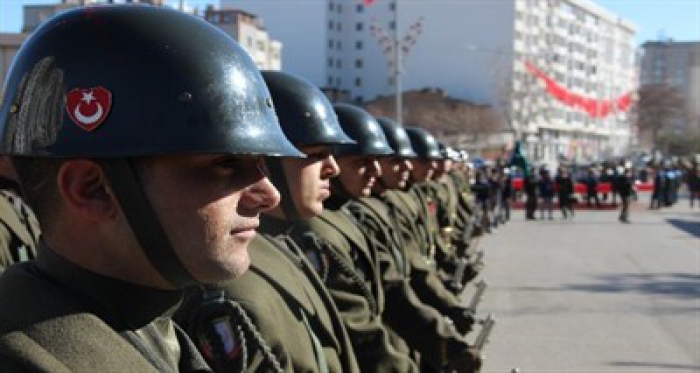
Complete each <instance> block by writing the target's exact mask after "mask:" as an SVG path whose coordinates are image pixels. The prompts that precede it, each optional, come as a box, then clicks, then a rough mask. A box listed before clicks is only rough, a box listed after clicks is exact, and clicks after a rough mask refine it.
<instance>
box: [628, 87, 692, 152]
mask: <svg viewBox="0 0 700 373" xmlns="http://www.w3.org/2000/svg"><path fill="white" fill-rule="evenodd" d="M684 109H685V101H684V100H683V97H682V96H681V94H680V93H679V92H678V90H677V89H676V88H675V87H673V86H670V85H668V84H648V85H644V86H642V87H641V88H640V89H639V102H638V103H637V113H636V114H637V125H638V126H639V130H640V131H645V132H647V133H649V134H650V135H651V141H652V145H654V146H657V145H658V141H659V139H660V136H661V135H662V134H663V133H664V132H665V131H666V130H670V128H671V125H672V124H673V123H674V122H676V121H678V120H681V119H682V118H683V116H684V115H685V110H684Z"/></svg>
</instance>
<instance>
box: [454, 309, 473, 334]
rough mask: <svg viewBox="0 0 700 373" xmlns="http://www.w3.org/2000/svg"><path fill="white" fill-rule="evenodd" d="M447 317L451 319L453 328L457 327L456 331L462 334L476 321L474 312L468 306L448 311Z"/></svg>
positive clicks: (468, 330) (469, 329)
mask: <svg viewBox="0 0 700 373" xmlns="http://www.w3.org/2000/svg"><path fill="white" fill-rule="evenodd" d="M449 317H450V319H451V320H452V323H453V324H454V326H455V329H457V331H458V332H459V333H460V334H462V335H465V334H467V333H469V332H470V331H472V329H473V326H474V322H476V319H475V318H474V313H473V312H472V310H470V309H468V308H455V309H454V310H453V311H452V312H451V313H450V315H449Z"/></svg>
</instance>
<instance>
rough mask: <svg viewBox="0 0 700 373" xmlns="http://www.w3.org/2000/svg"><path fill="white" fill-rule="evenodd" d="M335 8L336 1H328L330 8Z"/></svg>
mask: <svg viewBox="0 0 700 373" xmlns="http://www.w3.org/2000/svg"><path fill="white" fill-rule="evenodd" d="M334 8H335V3H333V2H332V1H331V2H329V3H328V10H331V11H332V10H333V9H334Z"/></svg>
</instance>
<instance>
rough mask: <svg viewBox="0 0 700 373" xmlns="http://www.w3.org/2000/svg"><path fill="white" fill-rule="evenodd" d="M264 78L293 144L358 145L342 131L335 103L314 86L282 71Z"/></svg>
mask: <svg viewBox="0 0 700 373" xmlns="http://www.w3.org/2000/svg"><path fill="white" fill-rule="evenodd" d="M262 75H263V78H264V79H265V83H267V88H268V89H269V90H270V94H271V95H272V102H273V104H274V106H275V112H277V117H278V118H279V121H280V125H281V126H282V130H283V131H284V134H285V135H286V136H287V138H288V139H289V141H291V142H292V144H294V145H296V146H303V145H316V144H327V145H339V144H354V143H355V141H354V140H353V139H351V138H349V137H348V135H346V134H345V132H343V129H342V128H340V124H339V123H338V118H337V117H336V115H335V111H334V110H333V106H332V105H331V103H330V102H329V101H328V99H327V98H326V96H325V95H324V94H323V92H321V90H319V89H318V88H316V87H315V86H314V85H313V84H311V83H309V82H308V81H306V80H305V79H303V78H301V77H298V76H295V75H292V74H289V73H285V72H281V71H263V72H262Z"/></svg>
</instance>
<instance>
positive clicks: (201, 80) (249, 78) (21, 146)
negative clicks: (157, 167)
mask: <svg viewBox="0 0 700 373" xmlns="http://www.w3.org/2000/svg"><path fill="white" fill-rule="evenodd" d="M4 87H5V89H6V91H5V92H4V95H3V103H2V107H1V108H0V136H1V138H0V153H4V154H9V155H13V156H19V157H27V158H29V157H35V158H36V157H46V158H93V159H97V161H98V162H99V164H100V165H101V166H102V168H103V170H104V172H105V174H106V175H107V178H108V179H109V181H110V184H111V186H112V189H113V191H114V193H115V195H116V198H117V199H118V201H119V204H120V205H121V207H122V210H123V211H124V214H125V216H126V218H127V220H128V222H129V225H130V226H131V229H132V230H133V231H134V234H135V235H136V238H137V239H138V241H139V243H140V245H141V248H142V250H143V251H144V253H145V254H146V256H147V257H148V259H149V260H150V262H151V264H152V265H153V266H154V267H155V268H156V269H157V270H158V272H159V273H160V274H161V275H162V276H163V277H164V278H165V279H166V280H168V281H169V282H170V283H171V284H173V285H175V286H180V287H182V286H186V285H187V284H191V283H193V282H196V279H194V278H193V277H192V275H191V274H190V273H189V272H188V270H187V268H185V266H184V264H183V263H182V262H181V261H180V260H179V258H178V256H177V254H176V253H175V251H174V250H173V248H172V245H171V244H170V242H169V238H168V236H167V234H166V233H165V232H164V230H163V228H162V226H161V224H160V221H159V219H158V215H157V214H156V212H155V211H154V209H153V208H152V206H151V204H150V201H149V199H148V197H147V195H146V193H145V192H144V190H143V186H142V184H141V179H140V178H139V177H138V170H137V167H135V164H134V162H133V159H134V158H135V157H140V156H151V155H164V154H219V153H221V154H232V155H269V156H302V154H301V153H299V151H298V150H297V149H296V148H295V147H294V146H293V145H292V144H291V143H290V142H289V141H288V140H287V138H286V137H285V136H284V133H283V132H282V129H281V128H280V126H279V123H278V121H277V116H276V115H275V111H274V109H273V106H272V99H271V97H270V93H269V92H268V90H267V87H266V85H265V82H264V81H263V78H262V75H261V74H260V71H259V70H258V68H257V67H256V66H255V64H254V63H253V61H252V60H251V58H250V56H249V55H248V53H247V52H246V51H244V50H243V48H241V47H240V46H239V45H238V44H237V43H236V42H235V41H233V39H231V38H230V37H228V36H227V35H226V34H225V33H223V32H222V31H220V30H218V29H217V28H216V27H214V26H212V25H210V24H209V23H207V22H205V21H204V20H202V19H200V18H197V17H194V16H191V15H187V14H185V13H182V12H178V11H175V10H170V9H167V8H162V7H150V6H134V5H110V6H90V7H83V8H78V9H74V10H71V11H67V12H64V13H61V14H60V15H57V16H55V17H54V18H52V19H50V20H48V21H47V22H45V23H44V24H43V25H42V26H41V27H40V28H39V29H37V30H36V31H35V32H34V33H33V34H32V35H31V37H30V38H29V39H27V40H26V42H25V43H24V45H23V46H22V48H21V50H20V51H19V53H18V54H17V56H16V57H15V59H14V62H13V64H12V67H11V69H10V71H9V74H8V77H7V80H6V81H5V85H4ZM29 187H31V186H29Z"/></svg>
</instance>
